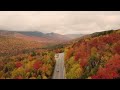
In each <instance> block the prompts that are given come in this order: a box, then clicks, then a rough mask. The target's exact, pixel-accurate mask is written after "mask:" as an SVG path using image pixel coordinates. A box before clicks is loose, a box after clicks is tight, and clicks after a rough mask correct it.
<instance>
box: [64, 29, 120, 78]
mask: <svg viewBox="0 0 120 90" xmlns="http://www.w3.org/2000/svg"><path fill="white" fill-rule="evenodd" d="M65 68H66V78H67V79H119V78H120V30H114V31H113V30H110V31H104V32H97V33H94V34H91V35H90V36H89V37H84V38H82V39H80V40H78V41H76V43H71V44H70V45H69V46H67V47H66V48H65ZM106 72H107V73H106Z"/></svg>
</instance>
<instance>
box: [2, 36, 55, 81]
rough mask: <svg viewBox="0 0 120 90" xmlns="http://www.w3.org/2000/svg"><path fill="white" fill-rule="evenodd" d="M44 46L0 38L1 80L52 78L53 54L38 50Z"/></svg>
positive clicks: (48, 51) (12, 38)
mask: <svg viewBox="0 0 120 90" xmlns="http://www.w3.org/2000/svg"><path fill="white" fill-rule="evenodd" d="M43 45H44V44H41V43H38V42H31V41H25V40H22V39H18V38H14V37H7V36H1V37H0V78H1V79H49V78H51V77H52V73H53V70H54V65H55V60H54V54H55V53H54V52H53V51H50V50H47V49H46V50H43V49H40V47H41V46H43Z"/></svg>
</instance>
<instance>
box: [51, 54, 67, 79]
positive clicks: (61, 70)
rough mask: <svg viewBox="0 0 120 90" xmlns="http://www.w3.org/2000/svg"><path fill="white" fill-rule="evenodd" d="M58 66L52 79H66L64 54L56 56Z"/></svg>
mask: <svg viewBox="0 0 120 90" xmlns="http://www.w3.org/2000/svg"><path fill="white" fill-rule="evenodd" d="M55 59H56V65H55V69H54V73H53V77H52V79H65V67H64V53H58V54H56V55H55Z"/></svg>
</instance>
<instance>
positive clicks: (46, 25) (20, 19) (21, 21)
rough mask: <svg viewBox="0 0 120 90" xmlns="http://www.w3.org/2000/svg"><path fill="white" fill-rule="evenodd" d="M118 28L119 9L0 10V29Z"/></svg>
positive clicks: (63, 31)
mask: <svg viewBox="0 0 120 90" xmlns="http://www.w3.org/2000/svg"><path fill="white" fill-rule="evenodd" d="M118 28H120V11H0V29H5V30H6V29H7V30H16V31H17V30H22V31H30V30H32V31H33V30H36V31H41V32H45V33H47V32H55V33H60V34H72V33H83V34H86V33H93V32H98V31H104V30H109V29H118Z"/></svg>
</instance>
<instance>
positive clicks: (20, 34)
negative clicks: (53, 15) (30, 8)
mask: <svg viewBox="0 0 120 90" xmlns="http://www.w3.org/2000/svg"><path fill="white" fill-rule="evenodd" d="M0 36H7V37H8V36H12V37H16V38H22V39H25V40H30V41H38V42H47V43H61V42H66V41H69V40H71V38H69V37H67V36H65V35H60V34H57V33H53V32H51V33H42V32H38V31H8V30H0Z"/></svg>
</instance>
